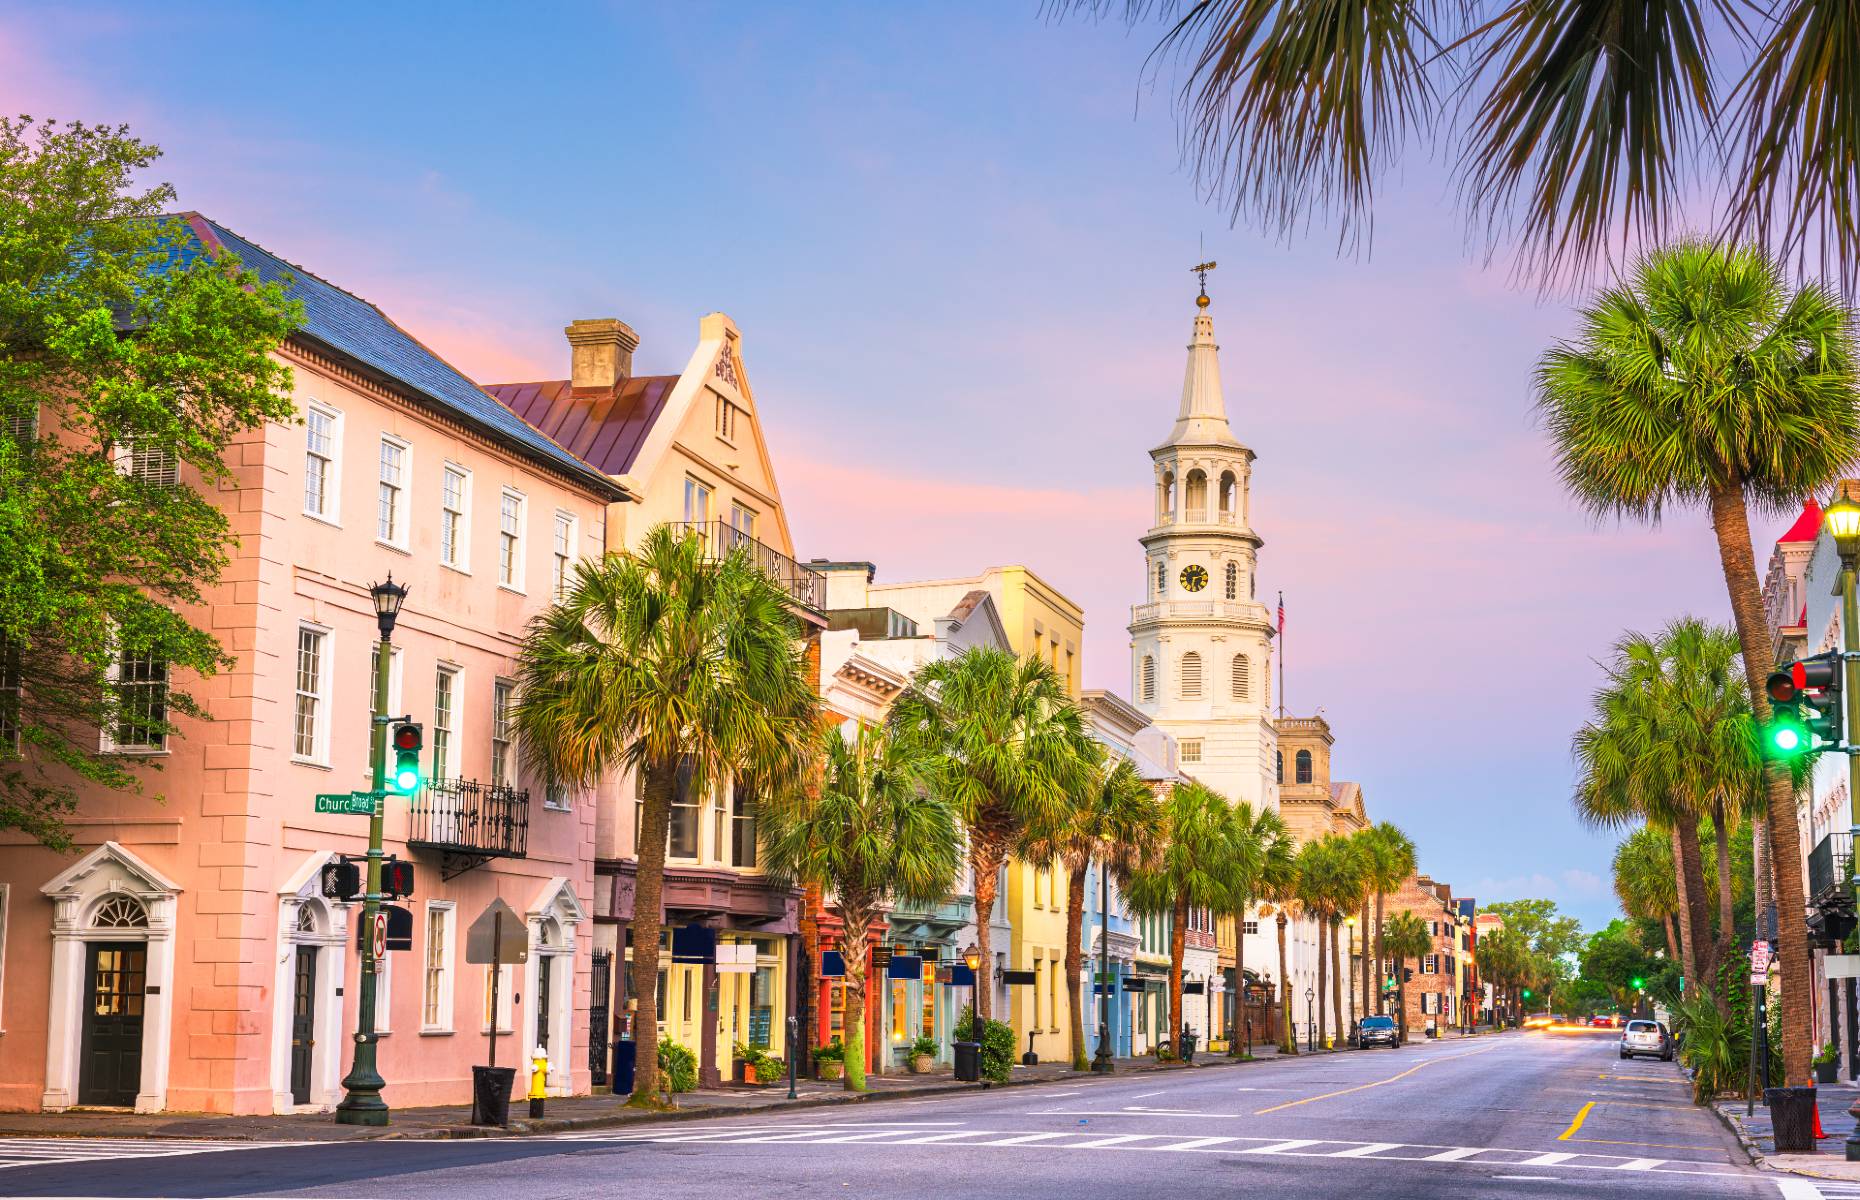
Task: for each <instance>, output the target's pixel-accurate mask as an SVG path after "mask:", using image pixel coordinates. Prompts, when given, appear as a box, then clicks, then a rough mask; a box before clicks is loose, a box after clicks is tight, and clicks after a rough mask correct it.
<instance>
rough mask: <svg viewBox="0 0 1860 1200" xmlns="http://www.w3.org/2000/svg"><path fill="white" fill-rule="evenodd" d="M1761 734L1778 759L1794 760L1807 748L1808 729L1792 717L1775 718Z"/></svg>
mask: <svg viewBox="0 0 1860 1200" xmlns="http://www.w3.org/2000/svg"><path fill="white" fill-rule="evenodd" d="M1763 733H1764V738H1765V740H1766V741H1767V742H1768V743H1769V749H1770V753H1771V754H1773V755H1775V756H1776V757H1778V758H1794V757H1795V756H1796V755H1798V754H1801V753H1802V752H1803V751H1805V750H1807V749H1808V748H1809V738H1808V727H1807V726H1806V725H1803V724H1802V723H1801V722H1800V721H1797V720H1796V719H1795V718H1793V717H1783V716H1779V717H1777V718H1776V719H1775V720H1773V721H1771V722H1770V723H1769V727H1768V728H1766V729H1765V730H1764V731H1763Z"/></svg>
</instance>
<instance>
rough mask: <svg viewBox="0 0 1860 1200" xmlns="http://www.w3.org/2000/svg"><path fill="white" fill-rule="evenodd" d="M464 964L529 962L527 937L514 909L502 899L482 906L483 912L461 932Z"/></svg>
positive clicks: (521, 921)
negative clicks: (463, 943)
mask: <svg viewBox="0 0 1860 1200" xmlns="http://www.w3.org/2000/svg"><path fill="white" fill-rule="evenodd" d="M465 961H466V962H468V963H476V964H489V963H492V962H499V963H505V964H510V963H526V962H528V961H530V945H529V937H528V935H527V934H526V933H525V932H524V929H523V918H522V917H519V916H518V915H517V910H516V909H514V908H512V907H510V905H508V904H505V903H504V902H503V901H502V900H493V901H491V903H490V904H488V905H486V906H485V910H484V912H482V913H480V914H479V915H478V919H477V920H476V921H473V922H472V923H471V927H470V928H469V929H467V930H466V931H465ZM493 974H495V972H493Z"/></svg>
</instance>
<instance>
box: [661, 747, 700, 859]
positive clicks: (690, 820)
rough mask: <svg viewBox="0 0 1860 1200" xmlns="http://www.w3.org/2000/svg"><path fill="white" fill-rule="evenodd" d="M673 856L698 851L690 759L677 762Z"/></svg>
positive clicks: (694, 855)
mask: <svg viewBox="0 0 1860 1200" xmlns="http://www.w3.org/2000/svg"><path fill="white" fill-rule="evenodd" d="M666 852H667V853H668V854H670V855H671V857H673V858H696V857H697V852H698V797H696V796H694V795H692V794H691V761H690V760H689V759H686V760H684V761H682V762H680V763H679V764H678V779H677V782H676V784H675V785H674V788H673V791H672V828H671V844H670V846H669V847H668V849H667V851H666Z"/></svg>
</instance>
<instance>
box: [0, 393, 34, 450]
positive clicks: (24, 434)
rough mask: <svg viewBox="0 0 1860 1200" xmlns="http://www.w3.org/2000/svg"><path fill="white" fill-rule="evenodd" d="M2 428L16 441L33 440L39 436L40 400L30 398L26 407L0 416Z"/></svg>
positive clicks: (0, 427)
mask: <svg viewBox="0 0 1860 1200" xmlns="http://www.w3.org/2000/svg"><path fill="white" fill-rule="evenodd" d="M0 429H3V430H5V431H6V433H7V435H8V436H9V437H11V438H12V439H13V440H14V441H16V442H33V441H37V440H38V438H39V402H38V401H36V400H29V401H27V402H26V407H24V408H22V409H18V410H16V411H14V412H10V413H8V414H6V415H5V416H3V417H0Z"/></svg>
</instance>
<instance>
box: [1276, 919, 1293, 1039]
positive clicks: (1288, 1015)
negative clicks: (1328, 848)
mask: <svg viewBox="0 0 1860 1200" xmlns="http://www.w3.org/2000/svg"><path fill="white" fill-rule="evenodd" d="M1288 923H1289V918H1288V917H1286V915H1285V906H1284V905H1282V904H1281V905H1280V906H1279V1034H1280V1038H1279V1049H1280V1050H1282V1051H1284V1052H1285V1053H1287V1054H1296V1053H1298V1038H1297V1037H1296V1036H1294V1035H1293V1032H1292V976H1291V972H1290V971H1289V970H1287V969H1286V959H1285V927H1286V925H1287V924H1288Z"/></svg>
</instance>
